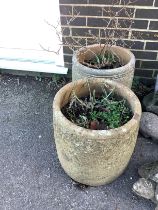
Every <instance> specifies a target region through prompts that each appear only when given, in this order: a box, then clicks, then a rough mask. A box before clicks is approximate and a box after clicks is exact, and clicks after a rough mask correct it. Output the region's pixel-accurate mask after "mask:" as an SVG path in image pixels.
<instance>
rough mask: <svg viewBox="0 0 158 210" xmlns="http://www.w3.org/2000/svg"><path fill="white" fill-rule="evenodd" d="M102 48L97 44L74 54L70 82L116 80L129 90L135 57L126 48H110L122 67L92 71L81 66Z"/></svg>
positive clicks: (92, 69)
mask: <svg viewBox="0 0 158 210" xmlns="http://www.w3.org/2000/svg"><path fill="white" fill-rule="evenodd" d="M103 46H104V45H103V44H102V45H101V47H100V45H99V44H95V45H89V46H87V47H86V48H81V49H79V50H78V51H76V52H75V53H74V55H73V59H72V63H73V64H72V81H75V80H78V79H83V78H85V77H101V78H106V79H107V78H108V79H112V80H116V81H118V82H121V83H122V84H124V85H126V86H128V87H129V88H131V86H132V81H133V76H134V70H135V56H134V55H133V53H132V52H131V51H130V50H128V49H126V48H123V47H118V46H112V47H111V50H112V51H113V52H114V53H115V54H116V55H117V56H118V57H119V58H120V60H121V63H122V64H123V66H122V67H119V68H115V69H94V68H90V67H87V66H85V65H83V64H82V63H83V62H84V61H85V60H89V59H90V58H92V57H94V53H95V54H99V52H100V51H101V49H102V48H103ZM92 52H94V53H92Z"/></svg>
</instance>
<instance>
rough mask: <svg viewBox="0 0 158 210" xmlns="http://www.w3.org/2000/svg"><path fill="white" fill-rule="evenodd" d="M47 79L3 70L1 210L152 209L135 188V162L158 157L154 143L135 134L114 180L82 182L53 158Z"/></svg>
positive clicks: (52, 89) (0, 97) (0, 91)
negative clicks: (127, 159) (133, 144)
mask: <svg viewBox="0 0 158 210" xmlns="http://www.w3.org/2000/svg"><path fill="white" fill-rule="evenodd" d="M56 91H57V88H56V85H55V84H54V83H52V82H51V81H50V79H44V80H42V81H36V80H35V78H33V77H28V78H26V77H19V76H2V77H1V80H0V134H1V135H0V210H4V209H5V210H27V209H28V210H29V209H30V210H32V209H34V210H46V209H48V210H96V209H97V210H152V209H154V204H152V202H150V201H148V200H145V199H143V198H139V197H137V196H136V195H134V194H133V192H132V190H131V188H132V185H133V183H134V182H135V181H136V180H137V179H138V174H137V168H138V167H139V166H140V165H141V164H143V163H145V162H148V161H153V160H158V145H156V144H154V143H150V142H149V141H148V140H146V139H144V138H142V137H140V138H138V142H137V146H136V149H135V153H134V155H133V157H132V159H131V161H130V164H129V166H128V168H127V170H126V171H125V172H124V174H123V175H122V176H121V177H120V178H118V179H117V180H116V181H115V182H113V183H112V184H109V185H106V186H101V187H84V186H81V185H78V184H77V183H75V182H74V181H73V180H71V179H70V178H69V177H68V176H67V175H66V174H65V173H64V171H63V170H62V168H61V166H60V163H59V161H58V159H57V154H56V150H55V144H54V139H53V133H52V132H53V131H52V101H53V97H54V95H55V93H56Z"/></svg>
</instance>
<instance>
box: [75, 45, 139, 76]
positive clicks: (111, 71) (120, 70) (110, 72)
mask: <svg viewBox="0 0 158 210" xmlns="http://www.w3.org/2000/svg"><path fill="white" fill-rule="evenodd" d="M98 46H100V45H99V44H93V45H88V46H86V47H82V48H80V49H79V50H77V51H75V52H74V54H73V58H72V60H73V63H74V62H78V66H80V67H81V66H82V67H83V68H84V72H85V73H87V74H89V72H90V73H91V74H93V73H94V74H95V73H96V71H97V74H98V75H100V76H101V75H102V73H103V71H106V75H108V76H110V75H111V76H113V74H119V75H122V74H124V73H126V69H127V68H128V67H131V66H134V65H135V56H134V54H133V53H132V52H131V51H130V50H129V49H127V48H124V47H120V46H116V45H112V46H111V48H112V49H114V50H115V49H119V50H120V51H124V52H126V53H127V54H128V55H129V56H130V60H129V62H128V63H127V64H125V65H123V66H121V67H118V68H114V69H97V68H91V67H87V66H85V65H83V64H81V63H80V62H79V60H78V58H77V55H78V54H79V53H80V52H82V51H83V52H84V51H85V48H91V47H98ZM101 46H104V44H101ZM80 71H82V68H81V69H80Z"/></svg>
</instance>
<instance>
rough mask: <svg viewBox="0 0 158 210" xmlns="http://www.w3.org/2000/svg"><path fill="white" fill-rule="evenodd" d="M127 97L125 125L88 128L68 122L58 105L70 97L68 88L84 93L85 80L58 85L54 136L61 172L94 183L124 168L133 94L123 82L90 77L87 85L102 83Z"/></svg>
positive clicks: (132, 136)
mask: <svg viewBox="0 0 158 210" xmlns="http://www.w3.org/2000/svg"><path fill="white" fill-rule="evenodd" d="M105 82H106V85H108V86H109V87H110V88H113V87H115V92H117V93H118V94H119V95H120V96H122V97H123V98H125V99H127V101H128V103H129V106H130V107H131V109H132V111H133V117H132V119H131V120H130V121H129V122H127V123H126V124H125V125H123V126H121V127H119V128H116V129H111V130H89V129H85V128H82V127H79V126H77V125H75V124H73V123H72V122H70V121H69V120H68V119H67V118H65V116H64V115H63V114H62V112H61V108H62V107H63V106H64V105H65V104H67V102H68V101H69V100H70V97H71V93H72V89H73V90H75V92H76V94H77V96H78V97H82V96H85V95H88V93H89V91H88V87H87V85H85V80H78V81H76V82H75V83H69V84H67V85H66V86H64V87H63V88H61V89H60V90H59V91H58V93H57V94H56V96H55V98H54V103H53V120H54V123H53V124H54V137H55V143H56V149H57V154H58V158H59V160H60V163H61V165H62V167H63V169H64V170H65V172H66V173H67V174H68V175H69V176H70V177H71V178H72V179H74V180H76V181H77V182H80V183H83V184H86V185H91V186H97V185H102V184H106V183H109V182H111V181H113V180H114V179H115V178H117V177H118V176H119V175H120V174H121V173H122V172H123V171H124V169H125V168H126V166H127V164H128V162H129V160H130V157H131V155H132V153H133V150H134V147H135V143H136V139H137V134H138V128H139V121H140V117H141V105H140V102H139V100H138V98H137V97H136V96H135V94H134V93H133V92H132V91H131V90H130V89H129V88H127V87H126V86H124V85H122V84H121V83H117V82H114V81H112V80H105V79H101V78H95V79H90V87H91V89H93V88H95V89H96V90H97V91H100V89H98V87H100V85H101V84H102V83H105Z"/></svg>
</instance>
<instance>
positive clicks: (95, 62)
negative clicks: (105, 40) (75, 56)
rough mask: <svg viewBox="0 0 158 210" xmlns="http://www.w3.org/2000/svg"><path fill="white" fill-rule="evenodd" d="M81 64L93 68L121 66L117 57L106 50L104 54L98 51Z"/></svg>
mask: <svg viewBox="0 0 158 210" xmlns="http://www.w3.org/2000/svg"><path fill="white" fill-rule="evenodd" d="M82 64H83V65H85V66H88V67H90V68H95V69H96V68H98V69H114V68H119V67H121V66H122V64H121V62H120V59H119V57H118V56H116V55H115V54H113V53H112V52H108V51H106V52H105V53H104V54H103V53H100V54H99V55H96V56H94V57H93V58H92V59H90V60H85V61H84V62H83V63H82Z"/></svg>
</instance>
